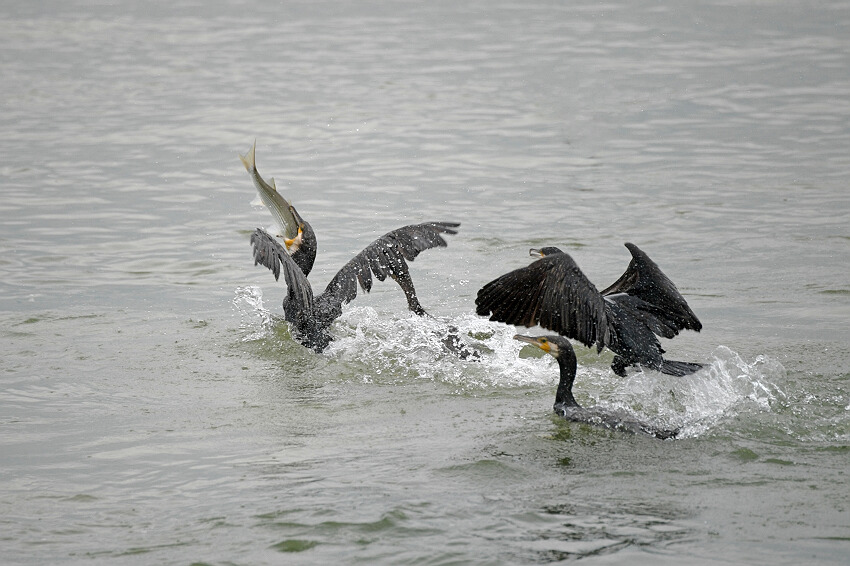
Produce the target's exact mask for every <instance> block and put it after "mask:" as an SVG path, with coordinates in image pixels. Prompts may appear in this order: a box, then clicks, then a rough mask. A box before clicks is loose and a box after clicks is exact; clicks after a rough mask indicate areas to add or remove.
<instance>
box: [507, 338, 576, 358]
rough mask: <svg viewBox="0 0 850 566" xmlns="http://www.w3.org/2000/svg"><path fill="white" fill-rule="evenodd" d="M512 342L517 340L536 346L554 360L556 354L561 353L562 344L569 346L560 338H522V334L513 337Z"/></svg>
mask: <svg viewBox="0 0 850 566" xmlns="http://www.w3.org/2000/svg"><path fill="white" fill-rule="evenodd" d="M514 340H519V341H520V342H525V343H527V344H531V345H533V346H537V347H538V348H540V349H541V350H543V351H544V352H546V353H547V354H552V355H553V356H555V357H556V358H557V357H558V354H560V353H561V348H562V347H563V346H564V342H566V343H567V345H569V342H567V341H566V339H565V338H562V337H561V336H523V335H522V334H517V335H515V336H514ZM570 347H572V346H570Z"/></svg>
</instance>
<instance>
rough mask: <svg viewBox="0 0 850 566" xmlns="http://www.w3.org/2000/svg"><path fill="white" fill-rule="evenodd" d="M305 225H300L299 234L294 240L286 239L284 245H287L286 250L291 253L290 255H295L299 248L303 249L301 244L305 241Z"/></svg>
mask: <svg viewBox="0 0 850 566" xmlns="http://www.w3.org/2000/svg"><path fill="white" fill-rule="evenodd" d="M303 228H304V223H303V222H302V223H301V224H299V225H298V234H297V235H296V236H295V237H294V238H285V239H284V240H283V243H284V244H286V250H287V251H288V252H289V255H292V254H294V253H295V252H297V251H298V248H300V247H301V243H302V242H303V241H304V230H303Z"/></svg>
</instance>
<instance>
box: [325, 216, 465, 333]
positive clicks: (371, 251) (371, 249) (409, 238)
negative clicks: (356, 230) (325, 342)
mask: <svg viewBox="0 0 850 566" xmlns="http://www.w3.org/2000/svg"><path fill="white" fill-rule="evenodd" d="M458 226H460V224H459V223H456V222H426V223H424V224H412V225H409V226H403V227H401V228H397V229H395V230H393V231H392V232H388V233H387V234H384V235H383V236H381V237H380V238H378V239H377V240H375V241H374V242H372V243H371V244H369V245H368V246H366V248H365V249H364V250H363V251H362V252H360V253H358V254H357V255H356V256H354V257H353V258H352V259H351V260H350V261H349V262H348V263H346V264H345V265H344V266H343V267H342V269H340V270H339V271H338V272H337V274H336V275H335V276H334V278H333V279H331V281H330V283H328V286H327V287H326V288H325V292H324V293H322V294H321V295H320V296H319V297H317V299H316V308H317V310H318V312H320V313H321V317H322V318H323V319H325V318H330V320H331V321H332V320H333V319H335V318H336V317H338V316H339V315H340V314H341V313H342V305H344V304H346V303H349V302H351V301H353V300H354V298H355V297H356V296H357V286H358V283H359V285H360V287H362V288H363V290H364V291H366V292H367V293H368V292H369V291H370V290H371V289H372V275H373V274H374V276H375V277H377V278H378V281H383V280H384V279H386V278H387V277H388V276H389V277H391V278H392V279H394V280H396V281H397V282H398V284H399V285H400V286H401V287H402V289H403V290H404V292H405V295H407V299H408V303H409V304H410V305H411V309H412V310H416V309H414V308H413V306H414V303H415V305H417V306H418V304H419V302H418V300H417V299H416V293H415V291H414V289H413V282H412V281H411V279H410V272H409V270H408V267H407V262H408V261H413V260H414V259H415V258H416V256H418V255H419V253H420V252H422V251H424V250H428V249H431V248H436V247H446V245H447V244H446V240H445V239H443V234H457V230H456V228H457V227H458ZM419 308H420V309H421V307H419ZM328 324H330V322H328Z"/></svg>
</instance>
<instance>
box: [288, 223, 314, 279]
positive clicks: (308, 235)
mask: <svg viewBox="0 0 850 566" xmlns="http://www.w3.org/2000/svg"><path fill="white" fill-rule="evenodd" d="M301 238H302V240H301V246H300V247H299V248H298V251H296V252H295V253H294V254H292V261H294V262H295V265H297V266H298V267H300V268H301V271H302V273H304V277H307V276H308V275H310V272H311V271H312V270H313V263H314V262H315V261H316V249H317V248H318V247H319V246H318V241H317V240H316V233H315V232H314V231H313V227H312V226H310V225H309V224H308V223H306V222H302V223H301Z"/></svg>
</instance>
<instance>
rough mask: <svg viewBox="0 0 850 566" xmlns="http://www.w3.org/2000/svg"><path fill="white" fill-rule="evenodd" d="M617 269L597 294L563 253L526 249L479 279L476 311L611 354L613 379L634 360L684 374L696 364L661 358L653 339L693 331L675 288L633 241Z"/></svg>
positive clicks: (692, 320) (693, 317) (692, 319)
mask: <svg viewBox="0 0 850 566" xmlns="http://www.w3.org/2000/svg"><path fill="white" fill-rule="evenodd" d="M626 248H628V250H629V252H631V254H632V260H631V262H630V263H629V266H628V268H627V269H626V271H625V273H623V275H622V276H621V277H620V278H619V279H618V280H617V281H616V282H615V283H614V284H613V285H611V286H610V287H608V288H606V289H605V290H603V291H602V292H600V291H598V290H597V289H596V287H595V286H594V285H593V283H591V282H590V280H589V279H588V278H587V277H586V276H585V275H584V273H582V272H581V270H580V269H579V267H578V265H577V264H576V263H575V261H574V260H573V258H572V257H570V255H569V254H567V253H565V252H562V251H561V250H560V249H558V248H555V247H546V248H543V249H540V250H535V249H532V250H530V253H531V255H532V256H538V257H540V259H538V260H537V261H535V262H533V263H532V264H530V265H529V266H527V267H523V268H520V269H516V270H514V271H511V272H510V273H507V274H505V275H502V276H501V277H498V278H496V279H495V280H493V281H491V282H490V283H487V284H486V285H485V286H484V287H482V288H481V289H480V290H479V291H478V296H477V297H476V299H475V304H476V312H477V313H478V314H479V315H482V316H489V317H490V320H494V321H500V322H506V323H508V324H513V325H517V326H527V327H532V326H536V325H539V326H541V327H543V328H546V329H548V330H552V331H554V332H557V333H558V334H560V335H562V336H566V337H567V338H572V339H574V340H578V341H579V342H581V343H582V344H584V345H585V346H588V347H592V346H594V345H595V346H596V348H597V351H598V352H601V351H602V348H605V347H607V348H608V349H610V350H611V351H612V352H614V354H615V356H614V361H613V363H612V364H611V369H613V370H614V373H616V374H617V375H620V376H625V375H626V368H627V367H629V366H632V365H641V366H645V367H647V368H651V369H654V370H657V371H661V372H663V373H666V374H669V375H677V376H682V375H687V374H690V373H693V372H695V371H697V370H698V369H699V368H701V367H702V365H701V364H698V363H692V362H677V361H673V360H665V359H664V358H663V357H662V354H663V353H664V350H663V349H662V348H661V344H660V343H659V341H658V338H657V337H656V336H660V337H663V338H673V337H674V336H676V335H678V333H679V331H681V330H685V329H690V330H695V331H697V332H698V331H699V330H700V329H701V328H702V323H700V321H699V320H698V319H697V317H696V315H695V314H694V313H693V311H692V310H691V308H690V307H689V306H688V303H687V302H686V301H685V299H684V298H683V297H682V295H681V294H680V293H679V291H678V289H676V286H675V285H674V284H673V282H672V281H670V279H668V278H667V276H666V275H664V273H663V272H662V271H661V269H660V268H659V267H658V266H657V265H656V264H655V262H654V261H652V260H651V259H650V258H649V256H647V255H646V254H645V253H644V252H643V251H641V250H640V248H638V247H637V246H636V245H634V244H630V243H627V244H626Z"/></svg>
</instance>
